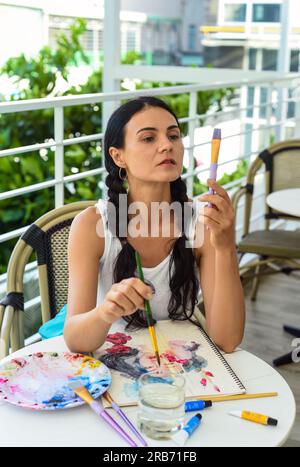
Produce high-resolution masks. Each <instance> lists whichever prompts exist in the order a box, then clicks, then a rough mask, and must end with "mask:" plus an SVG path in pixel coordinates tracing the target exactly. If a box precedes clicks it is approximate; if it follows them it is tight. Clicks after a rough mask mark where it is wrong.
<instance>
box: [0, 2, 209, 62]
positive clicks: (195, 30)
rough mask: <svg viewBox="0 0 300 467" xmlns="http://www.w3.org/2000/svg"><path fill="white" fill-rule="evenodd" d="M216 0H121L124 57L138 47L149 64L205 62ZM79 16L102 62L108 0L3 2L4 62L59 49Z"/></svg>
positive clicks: (0, 35)
mask: <svg viewBox="0 0 300 467" xmlns="http://www.w3.org/2000/svg"><path fill="white" fill-rule="evenodd" d="M217 4H218V0H210V1H209V0H200V1H199V0H164V1H161V0H151V2H150V1H148V0H121V51H122V55H125V54H126V53H127V52H128V51H135V52H137V53H140V54H142V57H143V63H145V64H165V65H198V66H200V65H202V64H203V58H202V56H203V48H202V44H201V37H200V27H201V26H202V25H203V24H215V23H216V19H217V11H218V9H217ZM78 17H81V18H84V19H85V20H86V22H87V30H86V32H85V34H84V35H83V37H82V44H83V47H84V49H85V51H86V52H87V54H88V55H89V56H90V58H91V61H92V63H93V64H94V66H98V64H99V57H100V59H101V54H102V52H103V18H104V0H85V1H84V2H82V1H81V0H72V6H71V5H70V3H69V2H61V1H59V0H5V1H4V2H0V40H1V43H5V42H7V43H9V44H11V47H10V48H8V49H7V50H6V53H4V51H3V50H0V64H1V63H3V62H4V61H5V59H7V58H8V57H9V56H13V55H18V54H19V53H22V52H24V53H25V54H27V55H29V56H30V55H33V54H34V53H36V52H37V51H38V50H39V49H40V48H41V46H42V45H45V44H49V45H50V46H51V47H55V46H56V43H57V36H58V34H59V33H60V32H64V33H65V34H67V35H68V33H69V29H70V25H71V24H72V23H73V22H74V20H75V18H78ZM1 18H2V19H1ZM16 29H17V30H18V37H16V35H15V30H16ZM21 37H22V40H20V38H21ZM23 37H24V40H23Z"/></svg>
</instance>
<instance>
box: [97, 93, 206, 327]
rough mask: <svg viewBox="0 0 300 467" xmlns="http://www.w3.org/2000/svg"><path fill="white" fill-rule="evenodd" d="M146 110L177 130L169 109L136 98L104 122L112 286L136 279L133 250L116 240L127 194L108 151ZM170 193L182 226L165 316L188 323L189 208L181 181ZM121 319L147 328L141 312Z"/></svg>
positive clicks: (192, 300)
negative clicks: (159, 112) (114, 251)
mask: <svg viewBox="0 0 300 467" xmlns="http://www.w3.org/2000/svg"><path fill="white" fill-rule="evenodd" d="M146 107H160V108H162V109H164V110H166V111H167V112H169V113H170V114H171V115H173V117H174V118H175V120H176V122H177V123H178V126H180V125H179V122H178V119H177V117H176V115H175V113H174V112H173V111H172V109H171V108H170V107H169V106H168V105H167V104H166V103H165V102H164V101H162V100H160V99H157V98H155V97H139V98H137V99H133V100H130V101H128V102H127V103H125V104H123V105H121V107H119V108H118V109H117V110H116V111H115V112H114V113H113V114H112V115H111V117H110V119H109V121H108V124H107V129H106V132H105V136H104V153H105V167H106V170H107V172H108V175H107V177H106V180H105V183H106V185H107V187H108V201H110V202H111V203H113V205H114V207H115V210H116V233H117V236H118V238H119V240H120V242H121V245H122V249H121V251H120V253H119V255H118V256H117V259H116V262H115V267H114V273H113V280H114V282H115V283H118V282H121V281H122V280H123V279H127V278H130V277H134V276H135V275H136V262H135V250H134V248H133V247H132V246H131V245H130V243H129V242H128V241H127V238H125V237H121V236H119V233H120V226H119V195H127V190H126V188H125V187H124V180H121V179H120V177H119V167H118V166H117V165H116V164H115V163H114V160H113V158H112V157H111V156H110V154H109V148H110V147H111V146H113V147H115V148H117V149H122V148H124V146H125V131H124V128H125V126H126V124H127V123H128V122H129V120H130V119H131V118H132V117H133V115H135V114H136V113H137V112H140V111H142V110H143V109H145V108H146ZM170 190H171V198H172V202H175V201H177V202H179V203H180V205H181V207H182V216H181V220H182V225H181V226H180V227H181V232H182V235H181V236H180V237H178V238H177V239H176V241H175V242H174V245H173V249H172V254H171V260H170V264H169V278H170V280H169V287H170V291H171V299H170V301H169V305H168V314H169V318H170V319H172V320H190V318H191V316H192V314H193V310H194V307H195V305H196V303H197V296H198V292H199V282H198V279H197V277H196V272H195V256H194V253H193V249H192V248H186V246H185V245H186V243H185V242H186V241H187V237H186V236H185V234H184V225H185V218H184V213H185V212H187V210H188V209H190V210H192V207H191V205H190V204H188V203H187V202H188V196H187V187H186V184H185V182H184V181H183V180H182V179H181V177H179V178H178V179H177V180H175V181H173V182H170ZM126 200H127V197H126ZM184 203H186V204H184ZM184 206H185V208H184ZM127 223H128V200H127ZM173 266H174V268H173ZM172 270H173V272H172ZM123 319H124V320H125V321H126V322H127V323H128V326H131V327H138V328H140V327H147V321H146V319H145V317H144V312H143V311H142V310H137V311H136V312H135V313H133V314H132V315H130V316H126V317H123Z"/></svg>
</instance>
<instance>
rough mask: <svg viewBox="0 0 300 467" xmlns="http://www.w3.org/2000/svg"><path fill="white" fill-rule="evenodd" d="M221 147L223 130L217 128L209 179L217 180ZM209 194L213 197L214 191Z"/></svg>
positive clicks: (212, 146) (213, 142)
mask: <svg viewBox="0 0 300 467" xmlns="http://www.w3.org/2000/svg"><path fill="white" fill-rule="evenodd" d="M220 146H221V130H220V129H219V128H215V129H214V132H213V138H212V142H211V163H210V174H209V178H211V179H212V180H217V169H218V159H219V152H220ZM209 194H210V195H213V194H214V190H213V189H212V188H209ZM208 206H209V207H210V208H211V207H212V204H211V203H208Z"/></svg>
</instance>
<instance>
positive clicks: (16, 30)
mask: <svg viewBox="0 0 300 467" xmlns="http://www.w3.org/2000/svg"><path fill="white" fill-rule="evenodd" d="M44 40H45V35H44V23H43V11H42V10H38V9H33V8H20V7H14V6H9V5H7V6H6V5H1V4H0V44H1V47H0V65H1V64H3V63H4V62H5V61H6V60H7V59H8V58H10V57H14V56H17V55H19V54H20V53H24V54H26V55H29V56H32V55H34V54H36V53H37V52H38V51H39V50H40V48H41V47H42V45H43V43H44Z"/></svg>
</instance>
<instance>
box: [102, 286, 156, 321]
mask: <svg viewBox="0 0 300 467" xmlns="http://www.w3.org/2000/svg"><path fill="white" fill-rule="evenodd" d="M151 298H153V291H152V289H151V287H150V286H148V285H146V284H144V282H143V281H141V280H140V279H138V278H137V277H130V278H129V279H123V280H122V281H121V282H118V283H116V284H113V285H112V287H111V288H110V290H109V291H108V292H107V294H106V295H105V299H104V302H103V303H102V304H101V305H100V306H99V313H100V315H101V319H103V321H105V322H106V323H108V324H113V323H114V322H115V321H118V319H120V318H122V317H123V316H128V315H132V314H133V313H135V312H136V311H137V310H138V309H145V300H151Z"/></svg>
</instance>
